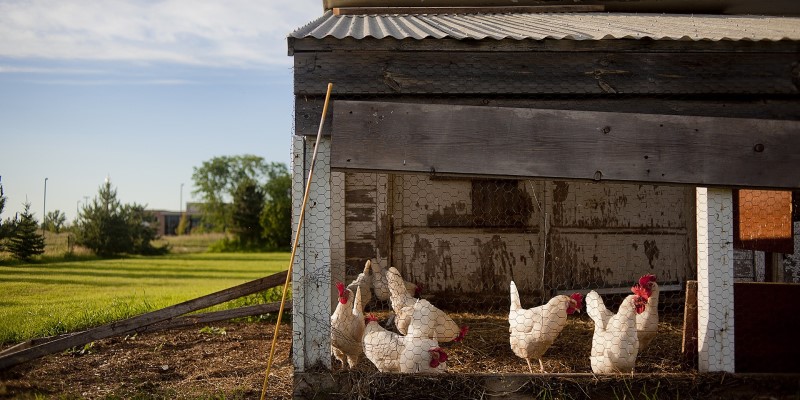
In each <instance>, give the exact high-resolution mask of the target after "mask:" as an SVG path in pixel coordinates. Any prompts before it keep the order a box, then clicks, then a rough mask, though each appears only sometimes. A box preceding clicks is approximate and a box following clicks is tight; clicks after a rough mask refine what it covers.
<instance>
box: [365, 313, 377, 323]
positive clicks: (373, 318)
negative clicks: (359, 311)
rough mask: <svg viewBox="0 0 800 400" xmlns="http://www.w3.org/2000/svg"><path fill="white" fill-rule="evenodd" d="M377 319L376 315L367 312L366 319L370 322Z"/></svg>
mask: <svg viewBox="0 0 800 400" xmlns="http://www.w3.org/2000/svg"><path fill="white" fill-rule="evenodd" d="M377 320H378V317H376V316H375V314H368V315H367V321H369V322H372V321H377Z"/></svg>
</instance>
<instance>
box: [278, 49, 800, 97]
mask: <svg viewBox="0 0 800 400" xmlns="http://www.w3.org/2000/svg"><path fill="white" fill-rule="evenodd" d="M294 62H295V64H294V65H295V68H294V81H295V87H294V90H295V94H296V95H322V94H324V91H325V88H326V84H327V83H328V82H329V81H330V80H331V79H334V81H335V86H334V89H333V94H334V95H335V96H340V95H355V94H448V95H450V94H495V95H500V94H569V95H576V94H599V95H604V94H670V95H676V94H711V93H726V94H797V93H798V87H797V85H796V84H795V80H796V77H795V74H796V72H793V71H796V67H795V65H796V63H797V55H796V54H786V53H775V54H772V53H769V54H758V53H714V54H702V53H666V52H665V53H611V52H596V53H568V52H567V53H565V52H527V53H523V52H491V53H487V52H384V51H352V52H331V53H326V52H316V53H299V54H295V56H294Z"/></svg>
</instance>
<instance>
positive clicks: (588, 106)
mask: <svg viewBox="0 0 800 400" xmlns="http://www.w3.org/2000/svg"><path fill="white" fill-rule="evenodd" d="M382 99H383V100H384V101H386V98H385V97H383V98H382ZM323 100H324V98H323V97H313V96H312V97H309V96H297V97H295V124H294V125H295V132H294V134H295V135H301V136H316V135H317V131H318V130H319V121H320V117H321V116H322V105H323ZM365 100H368V99H365ZM391 101H392V102H397V103H412V104H420V103H422V104H451V105H465V106H480V107H517V108H540V109H548V110H576V111H604V112H625V113H641V114H664V115H687V114H690V115H695V116H705V117H727V118H758V119H783V120H800V107H799V106H798V103H797V101H796V100H787V99H785V98H765V97H751V98H747V97H742V96H736V97H727V96H725V97H723V96H721V97H717V98H712V99H709V98H706V97H699V98H691V97H687V98H683V99H674V98H663V97H661V98H659V97H652V96H637V97H633V98H632V97H623V98H591V97H580V98H575V97H570V98H562V99H554V98H549V99H546V98H545V99H519V98H517V99H514V98H503V97H495V96H458V97H453V96H448V97H447V98H442V97H425V96H402V95H401V96H392V98H391ZM335 107H336V101H333V102H331V104H330V105H329V107H328V108H329V109H330V110H329V112H332V111H331V110H335ZM332 120H333V118H332V117H331V116H330V115H329V116H328V118H325V126H324V127H323V129H322V134H323V135H330V133H331V126H332V124H333V122H332Z"/></svg>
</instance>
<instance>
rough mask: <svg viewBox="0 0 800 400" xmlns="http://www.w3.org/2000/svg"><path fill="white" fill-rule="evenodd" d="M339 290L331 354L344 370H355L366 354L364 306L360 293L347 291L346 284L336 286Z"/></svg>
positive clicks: (332, 320)
mask: <svg viewBox="0 0 800 400" xmlns="http://www.w3.org/2000/svg"><path fill="white" fill-rule="evenodd" d="M336 288H337V289H338V290H339V303H338V304H337V305H336V310H334V311H333V315H331V352H332V353H333V355H334V357H336V359H337V360H339V361H340V362H341V363H342V368H344V369H347V367H348V365H349V366H350V368H354V367H355V366H356V364H358V359H359V358H360V357H361V354H362V353H363V352H364V347H363V344H362V341H361V339H362V337H363V335H364V305H363V304H361V300H360V297H359V292H360V291H361V288H358V289H356V294H355V295H353V292H352V291H351V290H350V289H346V288H345V287H344V284H343V283H341V282H339V283H337V284H336Z"/></svg>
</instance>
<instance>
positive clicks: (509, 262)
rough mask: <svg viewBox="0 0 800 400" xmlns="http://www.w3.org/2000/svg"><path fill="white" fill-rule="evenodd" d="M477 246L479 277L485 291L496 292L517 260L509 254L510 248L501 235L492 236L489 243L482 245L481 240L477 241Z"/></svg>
mask: <svg viewBox="0 0 800 400" xmlns="http://www.w3.org/2000/svg"><path fill="white" fill-rule="evenodd" d="M475 245H476V246H477V247H479V249H480V250H479V259H480V271H479V275H480V279H481V284H482V286H483V289H484V290H494V289H495V288H496V287H497V284H498V282H503V281H504V279H505V278H506V277H507V276H508V272H509V270H510V269H511V268H512V266H513V265H514V264H515V261H516V260H514V258H513V256H511V254H510V253H509V251H508V246H506V242H505V241H504V240H503V239H502V238H501V237H500V235H494V236H492V239H491V240H490V241H489V242H487V243H481V241H480V240H479V239H475Z"/></svg>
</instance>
